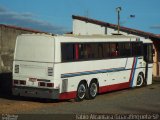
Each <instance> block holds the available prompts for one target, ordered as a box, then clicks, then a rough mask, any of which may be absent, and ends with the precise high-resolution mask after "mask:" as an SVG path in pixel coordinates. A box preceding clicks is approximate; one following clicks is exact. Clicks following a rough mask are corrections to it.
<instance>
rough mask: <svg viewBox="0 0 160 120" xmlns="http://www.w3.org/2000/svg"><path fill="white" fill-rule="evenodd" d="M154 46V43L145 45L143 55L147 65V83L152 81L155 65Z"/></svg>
mask: <svg viewBox="0 0 160 120" xmlns="http://www.w3.org/2000/svg"><path fill="white" fill-rule="evenodd" d="M152 50H153V46H152V44H144V45H143V57H144V62H145V63H146V65H145V81H146V83H147V84H151V83H152V67H153V53H152Z"/></svg>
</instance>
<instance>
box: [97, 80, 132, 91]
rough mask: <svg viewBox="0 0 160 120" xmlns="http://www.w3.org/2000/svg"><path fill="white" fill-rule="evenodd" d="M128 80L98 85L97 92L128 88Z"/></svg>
mask: <svg viewBox="0 0 160 120" xmlns="http://www.w3.org/2000/svg"><path fill="white" fill-rule="evenodd" d="M128 86H129V82H125V83H120V84H114V85H108V86H102V87H99V93H104V92H109V91H114V90H121V89H125V88H128Z"/></svg>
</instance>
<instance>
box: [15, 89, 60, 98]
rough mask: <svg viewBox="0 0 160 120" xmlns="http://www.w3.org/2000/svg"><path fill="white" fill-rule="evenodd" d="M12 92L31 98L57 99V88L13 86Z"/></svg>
mask: <svg viewBox="0 0 160 120" xmlns="http://www.w3.org/2000/svg"><path fill="white" fill-rule="evenodd" d="M12 94H13V95H15V96H25V97H33V98H47V99H58V97H59V89H44V88H33V87H21V86H14V87H13V88H12Z"/></svg>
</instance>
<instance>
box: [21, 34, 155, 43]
mask: <svg viewBox="0 0 160 120" xmlns="http://www.w3.org/2000/svg"><path fill="white" fill-rule="evenodd" d="M22 35H24V36H45V37H52V38H66V37H67V38H80V39H82V40H83V39H92V38H94V39H96V38H97V39H105V38H106V39H107V38H108V39H117V38H120V39H123V38H125V39H134V40H136V39H139V37H136V36H125V35H96V34H95V35H74V34H64V35H48V34H43V33H42V34H41V33H36V34H35V33H33V34H22ZM63 40H64V39H63ZM66 40H68V39H66ZM120 41H121V40H120ZM122 41H123V40H122ZM124 41H126V40H124ZM140 41H142V42H143V43H152V41H151V40H150V39H140Z"/></svg>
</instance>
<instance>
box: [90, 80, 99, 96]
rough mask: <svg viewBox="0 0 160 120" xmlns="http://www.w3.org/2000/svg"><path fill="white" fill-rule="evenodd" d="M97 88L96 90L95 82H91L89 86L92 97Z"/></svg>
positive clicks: (95, 93)
mask: <svg viewBox="0 0 160 120" xmlns="http://www.w3.org/2000/svg"><path fill="white" fill-rule="evenodd" d="M97 90H98V88H97V84H96V83H92V84H91V87H90V95H91V96H92V97H95V96H96V95H97Z"/></svg>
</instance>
